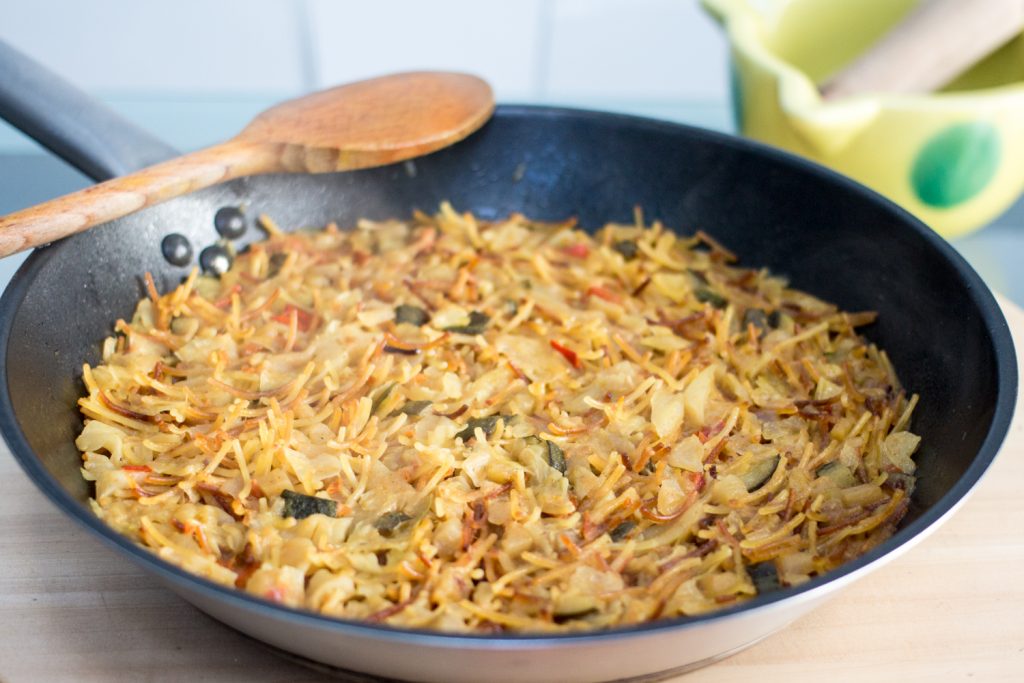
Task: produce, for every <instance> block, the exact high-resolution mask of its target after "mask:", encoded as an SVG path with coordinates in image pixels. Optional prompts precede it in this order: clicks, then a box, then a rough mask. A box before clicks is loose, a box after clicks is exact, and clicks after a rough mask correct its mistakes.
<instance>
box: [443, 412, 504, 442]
mask: <svg viewBox="0 0 1024 683" xmlns="http://www.w3.org/2000/svg"><path fill="white" fill-rule="evenodd" d="M501 417H504V416H503V415H488V416H487V417H474V418H471V419H470V420H469V422H467V423H466V428H465V429H463V430H462V431H461V432H459V433H458V434H456V435H455V438H457V439H462V440H463V441H469V440H470V439H472V438H473V437H474V436H476V428H477V427H479V428H480V429H482V430H484V434H485V435H487V436H490V435H491V434H493V433H494V428H495V427H497V426H498V419H499V418H501ZM505 421H506V422H507V421H508V418H507V417H506V418H505Z"/></svg>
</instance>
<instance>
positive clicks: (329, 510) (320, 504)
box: [281, 490, 338, 519]
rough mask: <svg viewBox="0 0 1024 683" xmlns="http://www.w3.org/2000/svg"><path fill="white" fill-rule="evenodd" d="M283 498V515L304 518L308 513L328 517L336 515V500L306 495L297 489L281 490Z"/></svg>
mask: <svg viewBox="0 0 1024 683" xmlns="http://www.w3.org/2000/svg"><path fill="white" fill-rule="evenodd" d="M281 497H282V498H284V516H285V517H294V518H295V519H305V518H306V517H309V516H310V515H326V516H328V517H337V516H338V503H337V501H334V500H331V499H329V498H317V497H316V496H307V495H305V494H304V493H298V492H297V491H287V490H286V491H282V492H281Z"/></svg>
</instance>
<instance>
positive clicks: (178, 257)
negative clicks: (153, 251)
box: [160, 232, 192, 266]
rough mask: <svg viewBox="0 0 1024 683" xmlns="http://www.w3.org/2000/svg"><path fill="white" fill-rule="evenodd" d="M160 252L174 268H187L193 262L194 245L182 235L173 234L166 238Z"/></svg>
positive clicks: (161, 244) (161, 243)
mask: <svg viewBox="0 0 1024 683" xmlns="http://www.w3.org/2000/svg"><path fill="white" fill-rule="evenodd" d="M160 251H162V252H163V254H164V258H165V259H166V260H167V262H168V263H170V264H171V265H172V266H187V265H188V264H189V263H191V261H192V243H191V242H189V241H188V238H187V237H185V236H184V235H182V234H181V233H177V232H172V233H171V234H169V235H167V236H166V237H164V239H163V241H162V242H160Z"/></svg>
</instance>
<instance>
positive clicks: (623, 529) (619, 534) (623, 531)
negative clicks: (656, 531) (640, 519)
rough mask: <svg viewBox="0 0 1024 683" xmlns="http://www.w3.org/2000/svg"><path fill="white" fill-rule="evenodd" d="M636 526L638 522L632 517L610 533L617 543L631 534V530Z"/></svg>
mask: <svg viewBox="0 0 1024 683" xmlns="http://www.w3.org/2000/svg"><path fill="white" fill-rule="evenodd" d="M635 528H636V522H634V521H633V520H631V519H627V520H626V521H625V522H623V523H622V524H619V525H618V526H617V527H615V528H614V529H612V530H611V531H610V532H609V533H608V535H609V536H611V537H612V540H613V541H615V542H616V543H617V542H619V541H621V540H622V539H624V538H625V537H626V536H628V535H629V532H630V531H632V530H633V529H635Z"/></svg>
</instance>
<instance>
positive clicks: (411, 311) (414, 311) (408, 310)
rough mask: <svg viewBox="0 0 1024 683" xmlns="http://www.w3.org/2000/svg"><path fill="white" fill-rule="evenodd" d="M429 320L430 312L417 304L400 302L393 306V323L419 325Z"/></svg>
mask: <svg viewBox="0 0 1024 683" xmlns="http://www.w3.org/2000/svg"><path fill="white" fill-rule="evenodd" d="M428 322H430V314H429V313H427V312H426V311H425V310H423V309H422V308H420V307H419V306H412V305H410V304H401V305H400V306H396V307H395V324H396V325H401V324H402V323H407V324H409V325H415V326H416V327H420V326H422V325H426V324H427V323H428Z"/></svg>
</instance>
